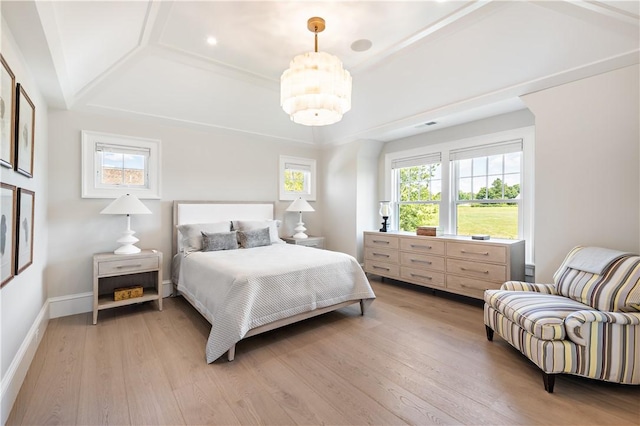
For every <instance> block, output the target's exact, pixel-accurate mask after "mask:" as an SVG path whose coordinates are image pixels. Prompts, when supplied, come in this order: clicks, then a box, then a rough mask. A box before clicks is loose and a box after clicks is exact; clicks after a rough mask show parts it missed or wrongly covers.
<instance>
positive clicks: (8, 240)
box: [0, 183, 18, 287]
mask: <svg viewBox="0 0 640 426" xmlns="http://www.w3.org/2000/svg"><path fill="white" fill-rule="evenodd" d="M17 199H18V197H17V191H16V187H15V186H13V185H9V184H6V183H2V188H1V192H0V204H1V207H2V208H1V210H2V211H1V213H0V255H1V256H0V287H2V286H4V285H5V284H6V283H8V282H9V281H11V279H12V278H13V276H14V272H15V268H14V265H15V262H16V252H15V248H16V213H17V211H16V209H17V204H18V202H17Z"/></svg>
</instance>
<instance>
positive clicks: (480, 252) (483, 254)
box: [460, 250, 489, 256]
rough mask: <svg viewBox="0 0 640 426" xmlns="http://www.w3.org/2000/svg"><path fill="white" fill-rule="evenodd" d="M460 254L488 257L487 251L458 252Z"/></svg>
mask: <svg viewBox="0 0 640 426" xmlns="http://www.w3.org/2000/svg"><path fill="white" fill-rule="evenodd" d="M460 253H464V254H480V255H482V256H489V252H488V251H466V250H460Z"/></svg>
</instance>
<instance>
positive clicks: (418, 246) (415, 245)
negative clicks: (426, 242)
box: [411, 244, 432, 250]
mask: <svg viewBox="0 0 640 426" xmlns="http://www.w3.org/2000/svg"><path fill="white" fill-rule="evenodd" d="M411 247H412V248H426V249H427V250H431V249H432V247H431V246H423V245H421V244H411Z"/></svg>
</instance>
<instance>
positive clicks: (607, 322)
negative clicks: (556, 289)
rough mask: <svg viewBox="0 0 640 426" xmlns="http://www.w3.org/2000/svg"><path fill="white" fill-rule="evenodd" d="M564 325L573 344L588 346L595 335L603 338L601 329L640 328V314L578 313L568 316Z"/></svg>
mask: <svg viewBox="0 0 640 426" xmlns="http://www.w3.org/2000/svg"><path fill="white" fill-rule="evenodd" d="M564 325H565V329H566V331H567V337H569V339H570V340H571V341H572V342H574V343H577V344H578V345H581V346H587V345H588V344H589V340H590V339H591V338H592V337H594V336H592V335H594V333H596V334H600V338H602V335H601V332H600V331H599V329H601V328H609V329H611V328H614V327H623V328H626V327H638V326H640V312H638V313H635V312H602V311H576V312H573V313H571V314H569V315H567V318H565V320H564Z"/></svg>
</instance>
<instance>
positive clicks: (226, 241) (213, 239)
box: [202, 231, 238, 251]
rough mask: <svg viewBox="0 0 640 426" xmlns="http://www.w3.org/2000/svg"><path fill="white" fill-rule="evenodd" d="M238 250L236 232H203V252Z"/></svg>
mask: <svg viewBox="0 0 640 426" xmlns="http://www.w3.org/2000/svg"><path fill="white" fill-rule="evenodd" d="M237 248H238V236H237V235H236V231H231V232H202V251H218V250H235V249H237Z"/></svg>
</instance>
